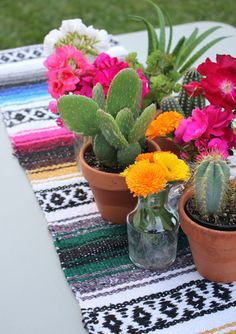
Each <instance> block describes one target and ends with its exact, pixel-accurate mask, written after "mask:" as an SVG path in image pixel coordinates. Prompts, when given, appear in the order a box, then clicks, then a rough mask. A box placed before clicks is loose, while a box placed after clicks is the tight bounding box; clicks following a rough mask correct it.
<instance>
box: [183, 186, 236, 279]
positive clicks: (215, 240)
mask: <svg viewBox="0 0 236 334" xmlns="http://www.w3.org/2000/svg"><path fill="white" fill-rule="evenodd" d="M192 196H193V190H192V189H189V190H187V191H185V192H184V193H183V195H182V196H181V198H180V201H179V216H180V224H181V227H182V229H183V231H184V233H185V234H186V235H187V237H188V240H189V244H190V248H191V251H192V255H193V260H194V263H195V265H196V268H197V271H198V272H199V273H200V274H201V275H202V276H203V277H205V278H206V279H208V280H210V281H213V282H222V283H230V282H233V281H235V280H236V231H220V230H213V229H210V228H206V227H203V226H201V225H199V224H197V223H195V222H194V221H193V220H191V219H190V218H189V217H188V215H187V214H186V212H185V204H186V202H187V201H188V200H189V199H190V198H191V197H192Z"/></svg>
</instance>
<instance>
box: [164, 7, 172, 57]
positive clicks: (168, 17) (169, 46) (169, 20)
mask: <svg viewBox="0 0 236 334" xmlns="http://www.w3.org/2000/svg"><path fill="white" fill-rule="evenodd" d="M165 16H166V19H167V23H168V25H169V30H170V32H169V40H168V45H167V49H166V53H170V49H171V45H172V38H173V26H172V22H171V19H170V16H169V14H168V13H167V12H165Z"/></svg>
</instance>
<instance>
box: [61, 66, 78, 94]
mask: <svg viewBox="0 0 236 334" xmlns="http://www.w3.org/2000/svg"><path fill="white" fill-rule="evenodd" d="M59 74H60V80H61V82H62V83H63V85H65V86H71V88H70V89H71V90H74V89H75V85H76V84H77V83H78V82H79V78H78V77H77V76H76V75H75V74H74V73H73V71H72V70H71V69H70V67H66V68H64V69H63V70H62V71H61V72H60V73H59ZM72 87H73V88H72ZM66 90H69V89H66Z"/></svg>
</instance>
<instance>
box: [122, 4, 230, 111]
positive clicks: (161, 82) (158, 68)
mask: <svg viewBox="0 0 236 334" xmlns="http://www.w3.org/2000/svg"><path fill="white" fill-rule="evenodd" d="M148 2H149V3H150V4H151V6H152V9H153V11H154V13H156V14H157V20H158V23H159V28H160V31H159V33H157V32H156V30H155V28H154V26H153V25H152V23H151V22H149V20H148V19H147V18H143V17H140V16H133V15H132V16H131V18H133V19H134V20H136V21H140V22H141V23H143V24H144V25H145V27H146V29H147V35H148V50H147V60H146V66H145V67H144V66H143V65H142V64H140V63H139V61H138V59H137V54H136V53H130V54H128V56H127V57H126V61H127V62H128V63H129V65H130V67H133V68H135V69H137V68H140V69H142V71H143V73H144V75H145V76H146V77H147V78H148V81H149V93H148V94H147V95H146V96H145V99H144V105H149V104H150V103H156V105H157V107H158V108H160V107H161V106H160V102H161V101H162V99H163V98H165V97H166V96H169V95H170V94H172V93H173V92H174V93H178V92H179V91H180V88H181V86H180V84H179V83H178V81H179V80H180V79H181V78H182V77H183V76H184V74H185V73H186V71H187V70H189V69H190V68H191V66H193V64H194V63H195V62H196V61H197V60H198V59H199V58H200V57H201V56H202V55H203V54H204V53H205V52H206V51H207V50H209V49H210V48H211V47H212V46H214V45H215V44H216V43H218V42H220V41H221V40H223V39H224V38H226V36H221V37H218V38H214V39H212V40H211V41H210V42H207V43H205V44H203V45H202V46H200V45H201V43H203V42H204V41H205V40H206V38H207V37H208V36H210V35H212V34H213V33H214V32H215V31H217V30H218V29H219V28H220V26H215V27H212V28H210V29H208V30H206V31H204V32H202V33H201V34H199V30H198V28H195V29H194V30H193V31H192V32H191V34H190V35H189V36H188V37H186V36H182V37H180V39H179V40H178V42H177V43H176V45H175V46H172V37H173V27H172V23H171V19H170V17H169V15H168V13H164V12H163V11H162V10H161V8H160V7H159V6H158V5H157V4H156V3H155V2H153V1H151V0H148ZM167 26H169V32H168V35H167ZM196 48H198V50H197V51H196ZM193 81H194V80H193Z"/></svg>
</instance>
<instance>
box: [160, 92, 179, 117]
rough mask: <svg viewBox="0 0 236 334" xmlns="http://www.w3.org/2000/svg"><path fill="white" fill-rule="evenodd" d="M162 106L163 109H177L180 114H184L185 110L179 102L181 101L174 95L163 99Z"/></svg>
mask: <svg viewBox="0 0 236 334" xmlns="http://www.w3.org/2000/svg"><path fill="white" fill-rule="evenodd" d="M160 108H161V110H162V111H177V112H178V113H180V114H183V110H182V108H181V106H180V104H179V101H178V99H177V98H176V97H174V96H167V97H164V99H162V100H161V103H160Z"/></svg>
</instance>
